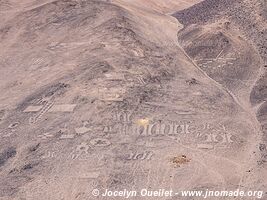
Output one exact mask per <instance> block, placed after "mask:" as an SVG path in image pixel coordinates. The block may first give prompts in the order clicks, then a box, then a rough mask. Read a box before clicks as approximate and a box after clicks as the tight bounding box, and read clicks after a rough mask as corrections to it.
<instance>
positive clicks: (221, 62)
mask: <svg viewBox="0 0 267 200" xmlns="http://www.w3.org/2000/svg"><path fill="white" fill-rule="evenodd" d="M223 51H224V50H221V52H220V53H219V54H218V55H217V56H216V58H206V59H198V60H194V61H195V62H197V63H198V65H199V66H200V67H204V68H209V67H212V66H209V65H211V64H213V63H215V64H216V63H217V64H218V65H217V66H216V67H212V69H216V68H221V67H224V66H227V65H228V66H229V65H233V64H234V63H233V62H231V61H236V60H237V58H236V57H233V58H232V57H221V55H222V53H223ZM203 61H204V62H203Z"/></svg>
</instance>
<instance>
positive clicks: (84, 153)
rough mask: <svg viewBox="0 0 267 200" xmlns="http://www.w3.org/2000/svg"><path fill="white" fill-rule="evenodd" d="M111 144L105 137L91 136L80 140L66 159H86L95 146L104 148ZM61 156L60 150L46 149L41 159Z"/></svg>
mask: <svg viewBox="0 0 267 200" xmlns="http://www.w3.org/2000/svg"><path fill="white" fill-rule="evenodd" d="M110 145H111V142H110V141H109V140H108V139H106V138H93V139H91V140H90V141H89V142H81V143H80V144H78V145H77V146H76V147H74V148H73V150H72V151H71V153H70V154H68V155H67V157H66V158H67V159H72V160H76V159H81V160H86V159H90V157H91V153H92V150H93V149H95V148H106V147H108V146H110ZM59 156H60V157H62V156H63V155H60V152H56V151H47V152H46V154H45V155H44V156H43V157H42V158H43V159H47V158H56V157H59Z"/></svg>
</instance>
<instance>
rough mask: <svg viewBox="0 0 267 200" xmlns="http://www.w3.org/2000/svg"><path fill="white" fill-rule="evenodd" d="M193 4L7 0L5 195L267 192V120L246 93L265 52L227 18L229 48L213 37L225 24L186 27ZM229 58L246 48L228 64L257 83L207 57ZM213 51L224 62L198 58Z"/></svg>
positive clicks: (3, 34)
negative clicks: (181, 16)
mask: <svg viewBox="0 0 267 200" xmlns="http://www.w3.org/2000/svg"><path fill="white" fill-rule="evenodd" d="M1 3H2V2H1ZM196 3H198V1H179V0H176V1H174V0H168V1H162V0H155V1H152V0H151V1H150V0H149V1H145V0H136V1H135V0H131V1H128V0H114V1H82V0H80V1H63V0H60V1H53V2H52V1H32V0H28V1H3V5H5V7H3V6H2V7H3V8H2V7H0V15H1V17H2V16H3V19H4V20H3V21H2V22H0V38H1V46H2V47H3V48H1V51H0V60H1V66H0V77H1V78H0V90H1V97H0V120H1V121H0V137H1V141H0V176H1V180H0V199H1V200H2V199H3V200H14V199H15V200H33V199H34V200H36V199H37V200H50V199H51V200H58V199H59V200H84V199H123V198H119V197H109V198H106V197H102V196H98V197H95V196H93V195H92V191H93V190H94V189H99V191H100V192H103V191H105V190H106V189H109V190H112V191H115V190H122V189H128V190H140V189H142V188H149V189H151V190H156V189H160V188H162V189H170V188H172V189H174V190H177V191H179V190H204V191H205V190H206V189H209V190H235V189H242V190H244V191H248V190H253V191H254V190H263V191H264V190H266V175H267V174H266V170H264V169H266V166H265V161H264V160H263V159H262V156H263V151H264V145H263V141H262V135H263V133H262V127H261V124H260V122H259V120H258V118H257V115H256V112H255V108H254V107H252V106H251V103H250V101H249V94H250V92H251V90H252V88H253V86H254V84H255V82H256V81H257V79H258V78H259V76H260V74H261V70H262V69H261V68H260V67H258V65H261V64H262V63H263V61H262V59H261V57H260V55H259V53H257V50H256V48H255V47H254V46H253V45H252V46H250V45H251V44H250V43H249V42H248V41H247V40H245V39H244V38H243V39H242V38H241V39H240V38H239V37H238V35H239V34H240V32H239V31H238V30H236V29H230V30H228V29H227V30H226V29H223V28H222V29H223V30H221V32H223V33H224V35H226V36H227V38H230V39H229V41H231V42H230V44H231V45H230V46H227V48H226V47H225V48H226V50H225V51H223V52H221V49H219V48H218V49H216V48H212V45H207V44H206V43H205V41H206V40H205V39H206V38H208V39H207V40H208V41H213V40H216V41H217V39H214V38H216V37H214V36H213V35H216V34H217V33H216V32H214V29H215V28H216V30H218V29H219V28H218V27H220V26H222V25H220V24H216V23H209V24H207V25H205V27H204V28H203V27H195V26H192V27H191V26H190V27H185V26H183V25H182V23H180V22H179V21H178V20H177V19H176V18H174V17H173V16H172V15H171V14H173V13H174V12H176V11H180V10H183V9H186V8H190V7H191V6H192V5H194V4H196ZM196 26H197V25H196ZM178 32H179V34H178ZM177 34H178V35H177ZM216 36H217V35H216ZM219 36H220V37H222V34H219ZM203 38H204V39H203ZM192 41H197V42H196V43H193V42H192ZM219 41H221V40H219ZM223 41H224V40H223ZM202 43H205V44H204V45H207V46H211V47H210V49H209V50H205V51H201V50H199V49H197V48H198V47H199V46H198V45H195V44H200V46H201V45H202ZM214 44H215V45H216V44H217V43H216V42H214ZM220 44H221V43H220ZM233 49H234V50H237V49H238V50H240V54H234V53H233V52H235V51H234V50H233ZM241 50H242V51H241ZM217 51H218V52H217ZM195 52H197V53H195ZM199 52H204V54H203V55H202V54H201V53H199ZM213 54H214V55H213ZM218 54H219V56H218ZM231 56H239V57H238V59H236V60H237V61H232V60H231V61H229V62H231V63H232V64H229V63H228V62H226V64H225V62H222V63H223V64H225V65H226V66H227V67H228V65H229V66H231V67H234V69H235V70H236V74H237V77H234V78H235V79H238V80H239V81H241V82H243V81H245V80H247V79H248V78H250V79H252V80H253V81H252V82H251V83H250V85H249V86H246V87H245V86H243V85H242V84H238V83H235V82H230V83H229V82H227V81H225V80H226V79H225V77H226V78H227V77H231V76H230V75H233V74H234V72H233V71H231V70H230V69H228V70H226V71H225V72H213V71H209V70H206V68H207V67H206V68H205V67H203V66H206V65H207V66H208V68H209V69H210V68H212V67H217V66H218V65H220V62H221V61H220V59H226V60H227V58H229V57H231ZM210 57H212V59H217V60H215V61H216V62H217V61H218V63H219V64H218V63H217V64H216V63H215V64H214V65H213V64H207V63H205V62H207V61H203V62H202V61H200V60H201V59H207V58H210ZM213 57H215V58H213ZM219 58H220V59H219ZM248 63H249V64H248ZM221 65H222V64H221ZM247 65H248V66H247ZM242 66H244V67H246V69H247V70H246V71H248V73H247V74H242V69H241V68H242ZM237 72H238V73H237ZM220 74H221V76H220ZM229 74H230V75H229ZM240 74H241V75H242V76H241V75H240ZM238 75H239V76H238ZM261 144H262V145H261ZM265 150H266V147H265ZM264 192H265V191H264ZM133 199H141V197H133ZM142 199H151V198H148V197H147V198H146V197H143V198H142ZM154 199H187V198H182V197H179V196H175V197H160V198H154ZM191 199H192V198H191ZM196 199H197V198H196ZM207 199H216V198H214V197H213V198H207ZM220 199H231V198H229V197H227V198H220ZM233 199H238V200H239V199H245V198H241V197H236V198H233Z"/></svg>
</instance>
